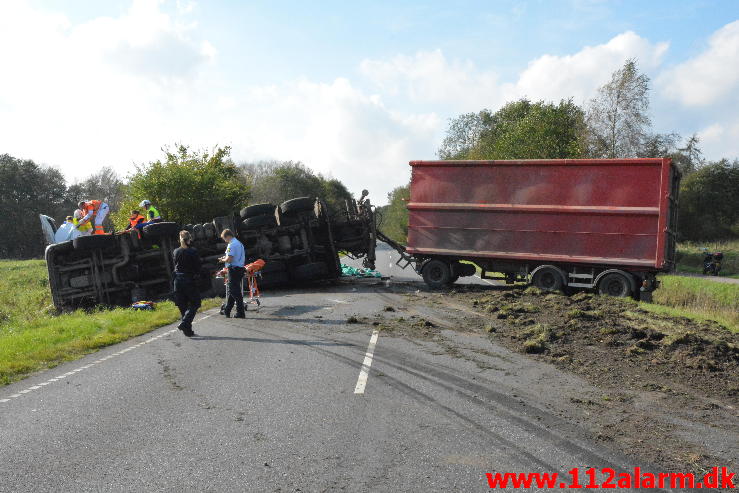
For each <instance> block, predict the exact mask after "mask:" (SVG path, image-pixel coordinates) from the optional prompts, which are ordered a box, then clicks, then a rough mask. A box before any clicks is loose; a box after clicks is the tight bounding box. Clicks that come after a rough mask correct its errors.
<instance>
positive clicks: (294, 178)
mask: <svg viewBox="0 0 739 493" xmlns="http://www.w3.org/2000/svg"><path fill="white" fill-rule="evenodd" d="M241 169H242V171H243V173H244V175H245V176H246V179H247V181H248V182H249V183H250V184H251V191H252V193H251V200H250V202H251V203H254V204H258V203H265V202H266V203H271V204H275V205H278V204H280V203H282V202H284V201H285V200H289V199H293V198H296V197H321V198H322V199H324V200H325V201H326V202H327V204H328V205H329V208H331V209H332V210H333V211H338V210H340V209H342V208H343V207H344V201H345V200H351V198H352V196H351V194H350V193H349V191H348V190H347V189H346V187H345V186H344V184H343V183H341V181H339V180H337V179H335V178H330V179H329V178H325V177H323V176H322V175H320V174H316V173H315V172H314V171H313V170H311V169H310V168H308V167H306V166H305V165H304V164H303V163H301V162H299V161H298V162H295V161H260V162H257V163H245V164H242V165H241Z"/></svg>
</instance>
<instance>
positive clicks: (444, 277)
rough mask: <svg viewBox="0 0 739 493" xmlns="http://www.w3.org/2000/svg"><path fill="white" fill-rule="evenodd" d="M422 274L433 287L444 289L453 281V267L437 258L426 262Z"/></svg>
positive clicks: (425, 280)
mask: <svg viewBox="0 0 739 493" xmlns="http://www.w3.org/2000/svg"><path fill="white" fill-rule="evenodd" d="M421 275H422V276H423V280H424V282H425V283H426V284H427V285H428V287H430V288H431V289H442V288H445V287H446V286H448V285H449V284H451V282H452V268H451V267H450V266H449V264H447V263H446V262H443V261H441V260H437V259H433V260H429V261H428V262H426V265H424V266H423V270H421Z"/></svg>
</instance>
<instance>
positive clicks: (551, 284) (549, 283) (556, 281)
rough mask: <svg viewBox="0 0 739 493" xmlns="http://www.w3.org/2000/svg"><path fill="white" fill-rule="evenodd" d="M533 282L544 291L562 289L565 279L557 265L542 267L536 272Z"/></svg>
mask: <svg viewBox="0 0 739 493" xmlns="http://www.w3.org/2000/svg"><path fill="white" fill-rule="evenodd" d="M531 284H533V285H534V286H536V287H537V288H539V289H541V290H542V291H561V290H562V288H563V287H564V281H563V280H562V275H561V274H560V272H559V270H557V269H556V268H555V267H542V268H541V269H539V270H537V271H536V272H535V273H534V276H533V277H532V278H531Z"/></svg>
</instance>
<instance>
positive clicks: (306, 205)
mask: <svg viewBox="0 0 739 493" xmlns="http://www.w3.org/2000/svg"><path fill="white" fill-rule="evenodd" d="M315 204H316V200H315V199H312V198H310V197H298V198H296V199H290V200H286V201H285V202H283V203H282V204H281V205H280V210H281V211H282V213H283V214H295V213H297V212H308V211H312V210H313V208H314V207H315Z"/></svg>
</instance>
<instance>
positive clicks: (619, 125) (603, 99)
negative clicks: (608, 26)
mask: <svg viewBox="0 0 739 493" xmlns="http://www.w3.org/2000/svg"><path fill="white" fill-rule="evenodd" d="M648 110H649V77H647V76H646V75H644V74H641V73H639V70H638V69H637V66H636V60H634V59H629V60H626V63H624V66H623V67H621V68H620V69H618V70H616V71H615V72H614V73H613V74H612V76H611V80H610V82H608V83H607V84H605V85H604V86H602V87H601V88H600V89H598V95H597V96H596V97H595V98H594V99H593V100H591V101H590V105H589V107H588V112H587V124H588V134H589V154H590V156H591V157H596V158H619V157H636V156H637V155H638V154H639V150H640V149H642V148H643V147H644V143H645V141H646V140H647V138H648V135H649V128H650V125H651V121H650V119H649V116H648V114H647V112H648Z"/></svg>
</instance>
